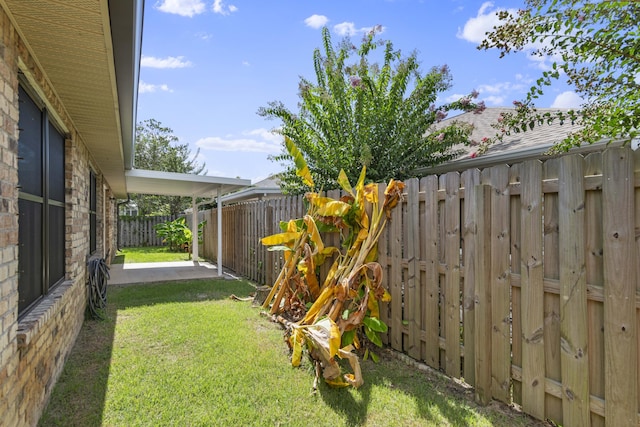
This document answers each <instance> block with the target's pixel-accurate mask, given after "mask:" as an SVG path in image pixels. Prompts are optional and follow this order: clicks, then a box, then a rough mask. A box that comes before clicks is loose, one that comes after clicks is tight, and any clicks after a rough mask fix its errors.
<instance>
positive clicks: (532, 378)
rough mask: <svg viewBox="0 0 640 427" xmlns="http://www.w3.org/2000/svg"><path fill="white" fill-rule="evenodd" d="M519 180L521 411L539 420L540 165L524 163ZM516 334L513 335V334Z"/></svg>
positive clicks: (541, 305) (541, 407) (541, 391)
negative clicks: (520, 231) (520, 185)
mask: <svg viewBox="0 0 640 427" xmlns="http://www.w3.org/2000/svg"><path fill="white" fill-rule="evenodd" d="M522 181H523V182H526V183H527V185H526V186H524V187H523V188H522V194H521V213H520V215H521V217H522V223H521V227H522V239H521V241H522V243H521V245H522V247H521V267H520V274H521V290H520V291H521V295H520V298H521V301H522V303H521V318H522V320H521V328H522V329H521V330H522V337H523V339H522V408H523V410H524V411H525V412H526V413H528V414H530V415H532V416H534V417H536V418H538V419H541V420H544V419H545V412H544V379H545V371H544V340H543V338H544V284H543V279H544V271H543V269H542V268H543V264H542V261H543V259H542V164H541V163H540V162H539V161H538V160H531V161H528V162H527V163H525V164H524V167H523V170H522ZM514 335H515V333H514Z"/></svg>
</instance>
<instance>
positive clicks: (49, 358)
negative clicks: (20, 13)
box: [0, 7, 116, 427]
mask: <svg viewBox="0 0 640 427" xmlns="http://www.w3.org/2000/svg"><path fill="white" fill-rule="evenodd" d="M19 73H22V74H24V76H25V79H26V81H27V82H28V84H29V85H30V86H31V89H32V91H34V92H35V93H37V94H38V95H39V97H40V98H41V99H40V101H42V102H44V103H45V104H46V105H47V109H48V110H50V111H51V112H52V113H53V114H55V115H56V116H57V118H58V120H60V121H62V122H63V123H64V125H65V127H66V128H67V129H69V133H68V134H67V135H66V138H67V139H66V142H65V155H66V158H65V189H66V193H65V208H66V213H65V281H64V282H63V283H62V284H60V285H59V286H57V287H56V288H54V290H53V291H52V292H50V293H49V294H48V295H46V296H45V297H43V298H42V299H41V300H40V302H39V303H38V305H37V306H36V307H35V308H34V309H33V310H32V311H30V312H29V313H28V314H27V315H26V316H25V317H24V318H22V319H20V320H18V257H19V256H20V254H19V247H18V230H19V227H20V224H19V221H18V220H19V218H18V188H17V185H18V170H17V165H18V159H17V156H18V137H19V130H18V119H19V103H18V86H19ZM90 170H93V172H94V173H95V174H96V181H97V182H96V184H97V185H96V187H97V201H98V209H97V247H98V248H97V251H96V254H97V256H100V257H103V256H105V254H106V252H107V249H110V253H111V254H114V252H115V250H116V247H115V245H116V238H115V210H116V206H115V199H114V197H113V195H112V193H111V191H110V190H109V188H108V183H106V182H104V180H103V178H102V175H101V173H100V170H99V169H98V168H97V167H96V163H95V162H94V161H93V159H92V158H91V156H90V154H89V152H88V150H87V148H86V147H85V145H84V143H83V142H82V140H81V138H80V137H79V135H78V132H77V131H76V129H74V127H73V121H72V118H71V117H68V115H67V113H66V110H65V108H64V105H63V104H62V102H61V100H60V99H58V98H57V97H56V95H55V88H53V87H51V84H50V82H49V80H48V78H47V77H46V75H45V74H44V72H43V71H42V70H41V69H40V68H39V66H38V62H37V59H36V58H33V57H32V55H31V54H30V52H29V49H28V45H27V43H25V41H24V40H21V39H20V36H19V34H18V32H17V31H16V30H15V28H14V27H13V25H12V23H11V21H10V20H9V18H8V17H7V15H6V14H5V12H4V10H3V9H2V8H1V7H0V424H1V425H2V426H7V427H13V426H34V425H36V424H37V422H38V419H39V418H40V415H41V414H42V411H43V409H44V407H45V405H46V403H47V401H48V399H49V396H50V394H51V391H52V389H53V386H54V385H55V383H56V380H57V379H58V377H59V375H60V373H61V371H62V368H63V366H64V362H65V359H66V358H67V356H68V354H69V352H70V351H71V349H72V347H73V344H74V342H75V339H76V337H77V334H78V332H79V330H80V327H81V326H82V322H83V320H84V316H85V308H86V282H87V277H88V275H87V260H88V256H89V229H90V224H89V185H90ZM104 214H106V215H104ZM103 236H104V237H105V238H104V240H103ZM96 254H94V256H95V255H96Z"/></svg>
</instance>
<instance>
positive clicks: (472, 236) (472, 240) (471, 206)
mask: <svg viewBox="0 0 640 427" xmlns="http://www.w3.org/2000/svg"><path fill="white" fill-rule="evenodd" d="M462 183H463V187H464V194H465V196H464V205H463V209H462V212H464V214H463V215H464V227H463V229H462V242H463V251H462V256H463V258H462V259H463V262H462V269H463V271H464V287H463V292H462V307H463V316H462V320H463V329H462V333H463V343H464V371H463V376H464V378H465V381H467V382H468V383H469V384H470V385H475V377H476V370H475V358H476V356H475V342H474V341H475V338H474V337H475V333H476V332H475V313H474V310H475V292H476V288H475V286H476V285H475V283H476V279H475V257H476V247H475V246H476V235H477V233H478V223H477V216H476V215H477V212H476V205H475V200H476V198H475V197H474V196H473V191H474V188H475V186H476V185H478V184H479V183H480V171H479V170H478V169H470V170H467V171H465V172H463V173H462Z"/></svg>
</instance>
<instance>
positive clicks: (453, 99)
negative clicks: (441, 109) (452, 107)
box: [444, 93, 465, 104]
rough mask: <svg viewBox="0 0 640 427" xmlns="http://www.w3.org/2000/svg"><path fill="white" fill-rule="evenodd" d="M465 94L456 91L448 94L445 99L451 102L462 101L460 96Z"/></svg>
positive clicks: (462, 96)
mask: <svg viewBox="0 0 640 427" xmlns="http://www.w3.org/2000/svg"><path fill="white" fill-rule="evenodd" d="M464 97H465V95H463V94H461V93H454V94H453V95H449V96H447V97H446V98H445V99H444V101H445V102H446V103H448V104H449V103H451V102H456V101H460V98H464Z"/></svg>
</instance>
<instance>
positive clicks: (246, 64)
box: [242, 61, 251, 67]
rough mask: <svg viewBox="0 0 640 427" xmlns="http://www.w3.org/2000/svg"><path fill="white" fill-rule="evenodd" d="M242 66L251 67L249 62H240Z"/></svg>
mask: <svg viewBox="0 0 640 427" xmlns="http://www.w3.org/2000/svg"><path fill="white" fill-rule="evenodd" d="M242 65H244V66H245V67H250V66H251V64H250V63H249V61H242Z"/></svg>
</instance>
